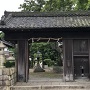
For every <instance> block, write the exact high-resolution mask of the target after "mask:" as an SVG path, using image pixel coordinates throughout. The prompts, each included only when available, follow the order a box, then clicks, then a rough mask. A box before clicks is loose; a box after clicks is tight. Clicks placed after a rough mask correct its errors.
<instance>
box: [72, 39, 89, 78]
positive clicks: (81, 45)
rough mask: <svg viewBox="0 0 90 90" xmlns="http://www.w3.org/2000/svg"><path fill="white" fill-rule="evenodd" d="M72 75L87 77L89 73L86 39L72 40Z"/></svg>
mask: <svg viewBox="0 0 90 90" xmlns="http://www.w3.org/2000/svg"><path fill="white" fill-rule="evenodd" d="M73 44H74V46H73V48H74V49H73V54H74V57H73V59H74V75H75V78H77V77H88V75H89V50H88V40H86V39H85V40H74V43H73Z"/></svg>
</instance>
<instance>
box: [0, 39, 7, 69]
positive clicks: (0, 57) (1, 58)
mask: <svg viewBox="0 0 90 90" xmlns="http://www.w3.org/2000/svg"><path fill="white" fill-rule="evenodd" d="M5 47H6V46H5V45H4V44H3V42H2V41H0V68H3V67H4V63H5V55H4V48H5Z"/></svg>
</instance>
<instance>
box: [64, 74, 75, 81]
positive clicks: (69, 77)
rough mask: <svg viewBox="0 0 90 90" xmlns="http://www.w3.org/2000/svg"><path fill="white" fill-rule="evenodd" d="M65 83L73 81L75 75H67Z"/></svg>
mask: <svg viewBox="0 0 90 90" xmlns="http://www.w3.org/2000/svg"><path fill="white" fill-rule="evenodd" d="M63 78H64V81H67V82H69V81H73V74H66V76H64V77H63Z"/></svg>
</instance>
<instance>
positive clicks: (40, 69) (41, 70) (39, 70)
mask: <svg viewBox="0 0 90 90" xmlns="http://www.w3.org/2000/svg"><path fill="white" fill-rule="evenodd" d="M34 72H45V70H44V69H42V68H41V66H40V64H37V66H36V68H35V69H34Z"/></svg>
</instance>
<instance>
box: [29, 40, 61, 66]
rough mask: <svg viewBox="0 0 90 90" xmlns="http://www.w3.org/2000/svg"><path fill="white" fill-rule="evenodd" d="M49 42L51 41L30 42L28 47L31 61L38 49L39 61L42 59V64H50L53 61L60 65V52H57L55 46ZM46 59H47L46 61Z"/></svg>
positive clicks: (35, 56)
mask: <svg viewBox="0 0 90 90" xmlns="http://www.w3.org/2000/svg"><path fill="white" fill-rule="evenodd" d="M51 44H52V45H53V43H44V42H42V43H32V45H31V47H30V57H31V58H32V61H33V60H35V58H37V51H39V52H40V53H41V54H40V57H39V58H40V61H44V62H43V63H44V64H47V62H48V65H49V66H50V63H51V65H52V64H54V62H57V65H60V62H61V61H60V60H61V59H60V52H58V51H57V50H56V49H55V48H54V49H53V48H52V47H51ZM47 60H48V61H47Z"/></svg>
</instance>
